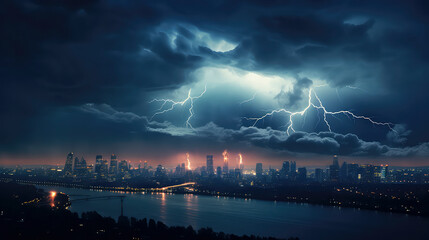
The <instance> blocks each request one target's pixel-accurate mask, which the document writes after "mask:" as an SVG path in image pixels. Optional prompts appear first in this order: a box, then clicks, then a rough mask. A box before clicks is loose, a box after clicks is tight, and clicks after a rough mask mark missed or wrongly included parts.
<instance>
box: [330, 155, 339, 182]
mask: <svg viewBox="0 0 429 240" xmlns="http://www.w3.org/2000/svg"><path fill="white" fill-rule="evenodd" d="M329 178H330V179H331V182H338V181H339V179H340V164H339V163H338V156H337V155H334V159H333V161H332V165H331V166H329Z"/></svg>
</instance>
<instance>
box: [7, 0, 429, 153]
mask: <svg viewBox="0 0 429 240" xmlns="http://www.w3.org/2000/svg"><path fill="white" fill-rule="evenodd" d="M428 6H429V4H427V1H413V3H412V4H410V3H409V2H408V1H387V0H386V1H340V0H331V1H313V0H309V1H306V0H303V1H257V0H255V1H244V2H243V1H209V2H206V1H193V2H192V4H183V3H182V2H180V1H126V0H123V1H95V0H86V1H38V0H22V1H13V0H5V1H1V3H0V14H1V15H2V21H1V22H0V32H1V33H2V37H0V79H1V81H0V111H1V113H2V117H1V120H0V136H2V137H1V138H0V154H3V153H6V154H8V153H10V154H11V155H13V154H16V153H17V152H18V153H19V151H21V150H22V149H25V148H28V149H29V150H28V152H31V151H33V150H34V149H31V147H32V146H33V145H34V144H36V143H37V144H40V148H37V149H42V148H44V149H49V150H50V149H52V146H51V144H52V142H59V141H56V140H57V138H60V137H63V139H61V140H62V141H63V142H60V143H58V144H59V145H60V144H62V146H63V147H64V149H66V148H67V149H68V148H71V147H73V146H74V144H77V143H78V142H82V141H83V142H85V141H88V142H90V143H91V144H92V143H94V142H100V144H101V143H103V144H104V143H106V144H107V143H108V142H109V141H116V140H117V139H109V138H112V137H111V136H110V135H109V134H110V132H112V131H130V129H133V128H136V129H135V131H140V132H143V133H148V134H146V135H150V134H160V135H163V136H171V137H173V138H176V137H180V138H183V139H188V138H193V139H199V140H201V141H200V142H198V143H196V145H198V144H201V145H204V142H207V141H211V140H212V139H215V140H217V141H225V143H226V144H228V143H231V142H233V141H238V142H242V143H246V144H249V145H251V146H258V147H261V148H266V149H271V150H272V151H285V152H294V153H307V152H309V153H317V154H343V155H353V156H392V157H394V156H395V157H396V156H397V157H401V156H403V157H405V156H420V155H424V156H427V155H428V154H427V153H428V150H427V149H428V144H427V143H426V142H427V141H428V136H427V119H429V112H428V111H425V110H424V109H426V108H427V103H428V100H427V93H426V91H425V89H428V88H429V81H427V79H428V76H429V68H428V67H427V66H428V65H429V48H428V44H427V43H428V42H429V31H427V26H428V25H429V18H428V14H427V12H428V10H429V7H428ZM204 68H225V69H226V68H233V69H237V70H238V71H243V72H246V73H256V74H260V75H261V76H267V78H269V77H273V76H274V77H278V78H282V79H283V77H284V79H286V78H287V77H291V78H294V80H296V81H295V82H294V83H293V86H292V88H291V90H290V91H286V90H282V89H281V87H280V88H279V89H278V91H277V92H274V91H273V93H272V98H271V99H268V98H266V99H265V98H264V97H265V96H264V95H263V94H259V93H258V94H257V95H255V94H256V93H255V91H254V89H251V88H250V87H249V88H248V89H246V87H248V86H249V85H248V84H247V83H246V84H243V86H244V87H243V88H237V89H235V88H234V89H233V91H229V92H228V91H223V89H222V88H228V86H217V88H218V89H217V91H218V92H215V93H213V92H214V91H215V90H214V91H213V92H208V93H207V94H206V95H205V98H204V99H203V98H201V99H200V100H201V101H199V103H198V104H201V105H199V106H196V107H195V109H194V111H195V115H196V116H197V117H195V118H194V119H193V120H195V126H200V127H196V128H195V129H190V128H185V127H178V126H179V124H178V122H180V121H182V119H181V117H183V116H184V115H185V114H188V113H187V112H186V110H187V109H185V110H184V111H182V112H180V110H179V111H177V112H176V113H174V114H171V115H169V116H162V117H165V118H162V117H160V116H157V117H156V118H155V120H157V121H159V122H156V121H149V120H148V119H147V118H146V117H143V116H142V115H145V116H150V115H152V114H153V111H152V110H151V107H153V106H154V105H149V104H143V103H147V100H149V99H146V98H149V97H150V98H152V97H155V98H164V97H172V96H173V92H175V91H177V90H180V89H182V88H185V87H186V88H187V87H188V86H191V85H192V84H197V83H201V82H204V81H205V80H206V79H203V78H201V79H199V78H198V76H199V75H197V74H196V72H198V71H199V70H201V69H204ZM215 78H216V77H215ZM216 80H218V79H216ZM219 80H223V79H219ZM231 81H232V80H231ZM264 81H265V80H261V82H258V83H257V84H254V85H257V87H256V88H262V87H264V86H266V85H269V84H270V83H268V82H264ZM267 81H268V80H267ZM313 81H314V83H316V81H317V82H319V81H320V82H323V83H327V85H328V86H330V87H331V88H332V89H340V90H341V89H342V88H343V89H345V88H346V87H359V88H363V89H366V90H368V92H370V93H368V95H364V96H363V97H362V95H357V94H356V95H352V94H350V97H349V96H345V97H344V98H347V97H349V98H348V99H344V102H346V100H349V101H348V102H347V105H346V104H344V105H342V104H340V103H339V102H340V101H334V100H333V99H326V103H327V104H329V107H330V109H331V107H332V109H346V108H347V109H349V110H353V112H355V110H356V113H362V114H363V115H365V116H367V115H368V116H371V117H372V116H374V117H375V118H376V119H381V120H385V121H389V122H392V123H401V124H397V125H395V130H396V133H393V132H389V133H388V134H387V136H386V132H385V131H384V129H382V130H380V131H378V129H377V130H374V131H366V128H364V127H361V128H358V127H356V128H355V129H352V130H356V131H353V133H359V136H358V135H355V134H340V133H331V132H318V133H304V132H296V133H292V134H291V135H290V136H288V135H287V134H286V133H285V132H283V131H279V130H276V129H279V127H278V126H277V125H276V124H277V122H275V121H272V123H270V124H272V125H270V126H271V128H269V127H267V128H256V127H240V126H241V123H242V122H240V119H241V118H242V117H246V116H260V114H261V111H265V110H266V109H267V108H270V110H272V109H274V108H277V107H287V108H288V109H290V110H294V109H298V108H300V107H301V106H300V104H301V103H300V102H302V100H303V99H305V96H304V95H303V94H305V93H306V91H307V89H308V87H310V86H311V85H312V83H313ZM240 86H241V85H240ZM219 89H220V90H219ZM276 89H277V88H276ZM210 90H212V89H210ZM228 90H231V89H228ZM165 93H167V94H165ZM169 93H171V95H169ZM193 93H194V92H193ZM164 94H165V95H164ZM210 94H212V95H211V96H210ZM238 94H242V95H243V96H244V95H246V96H249V97H250V96H252V95H253V96H254V97H253V99H254V100H252V102H250V103H249V102H246V103H245V104H242V105H240V106H239V107H238V106H236V105H237V104H236V103H237V102H242V101H243V100H244V99H248V97H246V98H243V99H235V98H232V97H233V95H238ZM270 94H271V93H270ZM353 94H355V92H354V93H353ZM344 95H346V94H344ZM255 96H257V97H256V100H257V101H261V102H262V101H266V100H267V101H266V102H269V101H268V100H270V101H271V100H273V99H274V100H276V102H277V103H278V106H266V105H265V104H260V105H256V104H255V105H254V104H253V103H256V102H257V101H256V100H255ZM357 96H359V97H357ZM174 97H177V99H179V98H180V97H181V96H178V95H175V96H174ZM206 97H207V98H206ZM270 97H271V95H270ZM338 98H340V97H338ZM175 99H176V98H175ZM86 103H95V104H86ZM103 103H105V104H103ZM234 104H235V105H234ZM335 104H337V106H334V105H335ZM76 106H78V108H79V109H80V111H83V112H85V113H88V114H90V115H91V116H94V115H95V116H97V120H98V121H99V122H97V123H93V124H94V125H96V124H98V125H97V126H98V127H99V131H100V132H103V133H104V135H105V136H104V135H103V138H102V137H100V136H98V135H102V134H98V135H97V134H90V133H88V132H90V131H87V132H84V131H83V130H81V129H82V128H85V127H87V125H85V124H88V123H87V122H85V121H82V120H81V119H80V115H72V114H69V113H66V111H67V110H69V108H71V107H76ZM79 106H80V107H79ZM110 106H114V107H115V109H120V111H119V110H118V111H117V110H115V109H113V108H112V107H110ZM326 106H328V105H326ZM271 108H272V109H271ZM207 109H209V110H207ZM181 110H183V109H181ZM203 110H204V111H203ZM134 112H135V113H134ZM136 113H138V114H136ZM224 116H228V118H226V117H224ZM55 117H58V118H60V117H61V121H60V120H57V119H56V118H55ZM54 118H55V119H56V120H52V119H54ZM160 119H166V120H168V121H166V122H162V120H160ZM89 121H92V120H89V119H88V122H89ZM94 121H95V120H94ZM105 122H109V123H113V124H116V125H115V126H114V127H116V128H115V129H114V128H113V127H111V126H110V125H109V126H107V127H106V126H105V125H104V123H105ZM267 122H269V121H267ZM48 123H49V124H48ZM402 123H404V124H402ZM70 126H73V130H69V128H70ZM258 126H259V127H261V125H258ZM103 127H104V128H103ZM121 127H123V129H121ZM139 127H141V128H139ZM353 127H354V126H352V128H353ZM303 129H304V128H303ZM313 129H315V128H311V130H309V131H312V130H313ZM323 129H325V128H323ZM408 129H411V130H412V132H411V131H410V130H408ZM335 130H336V131H337V132H341V133H346V132H351V131H349V130H350V129H349V128H348V127H347V126H346V127H344V128H342V126H336V128H335ZM133 131H134V130H133ZM315 131H320V129H317V130H315ZM381 131H383V132H381ZM57 132H58V133H61V132H66V133H67V134H62V135H61V134H57ZM149 133H150V134H149ZM48 135H49V136H51V137H50V138H49V137H46V136H48ZM142 137H143V138H144V137H146V138H148V137H147V136H145V135H144V134H143V136H142ZM385 138H386V141H385V140H384V139H385ZM53 139H55V141H54V140H53ZM82 139H84V140H82ZM121 140H124V139H121ZM153 141H161V140H159V139H158V140H156V139H154V140H153ZM162 141H164V139H162ZM168 144H174V141H171V142H168ZM49 150H47V151H46V152H49ZM156 150H159V149H154V150H153V151H156Z"/></svg>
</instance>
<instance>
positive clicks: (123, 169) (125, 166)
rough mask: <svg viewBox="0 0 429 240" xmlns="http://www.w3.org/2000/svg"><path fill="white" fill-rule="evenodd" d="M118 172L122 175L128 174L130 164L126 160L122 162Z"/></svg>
mask: <svg viewBox="0 0 429 240" xmlns="http://www.w3.org/2000/svg"><path fill="white" fill-rule="evenodd" d="M118 170H119V173H120V174H122V175H123V174H125V173H126V172H128V163H127V161H126V160H122V161H120V162H119V167H118Z"/></svg>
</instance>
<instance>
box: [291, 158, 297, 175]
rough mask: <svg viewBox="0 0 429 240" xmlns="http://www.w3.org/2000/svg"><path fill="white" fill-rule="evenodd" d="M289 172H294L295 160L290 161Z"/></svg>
mask: <svg viewBox="0 0 429 240" xmlns="http://www.w3.org/2000/svg"><path fill="white" fill-rule="evenodd" d="M290 172H291V173H292V174H294V173H296V162H295V161H293V162H291V163H290Z"/></svg>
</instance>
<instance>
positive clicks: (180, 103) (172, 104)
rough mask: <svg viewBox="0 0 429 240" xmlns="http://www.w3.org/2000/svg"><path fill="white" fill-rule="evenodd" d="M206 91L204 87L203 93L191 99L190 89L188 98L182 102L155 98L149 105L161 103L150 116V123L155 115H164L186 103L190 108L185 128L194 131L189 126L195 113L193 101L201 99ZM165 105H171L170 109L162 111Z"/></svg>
mask: <svg viewBox="0 0 429 240" xmlns="http://www.w3.org/2000/svg"><path fill="white" fill-rule="evenodd" d="M206 91H207V85H205V86H204V91H203V92H202V93H201V94H200V95H198V96H195V97H192V96H191V92H192V88H191V89H189V91H188V96H187V97H186V98H185V99H184V100H182V101H174V100H171V99H164V98H161V99H158V98H155V99H153V100H151V101H150V102H149V103H153V102H162V104H161V106H160V108H159V109H158V110H157V112H155V113H154V114H153V115H152V117H151V118H150V120H151V121H152V119H153V118H154V117H156V116H157V115H161V114H164V113H166V112H169V111H172V110H174V108H175V107H176V106H183V105H185V104H186V103H187V102H190V106H189V116H188V119H186V127H190V128H192V129H194V127H193V126H192V124H191V119H192V117H193V116H194V114H195V113H194V100H195V99H198V98H201V97H202V96H203V95H204V94H205V93H206ZM167 104H171V105H170V107H169V108H166V109H164V107H165V106H166V105H167Z"/></svg>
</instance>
